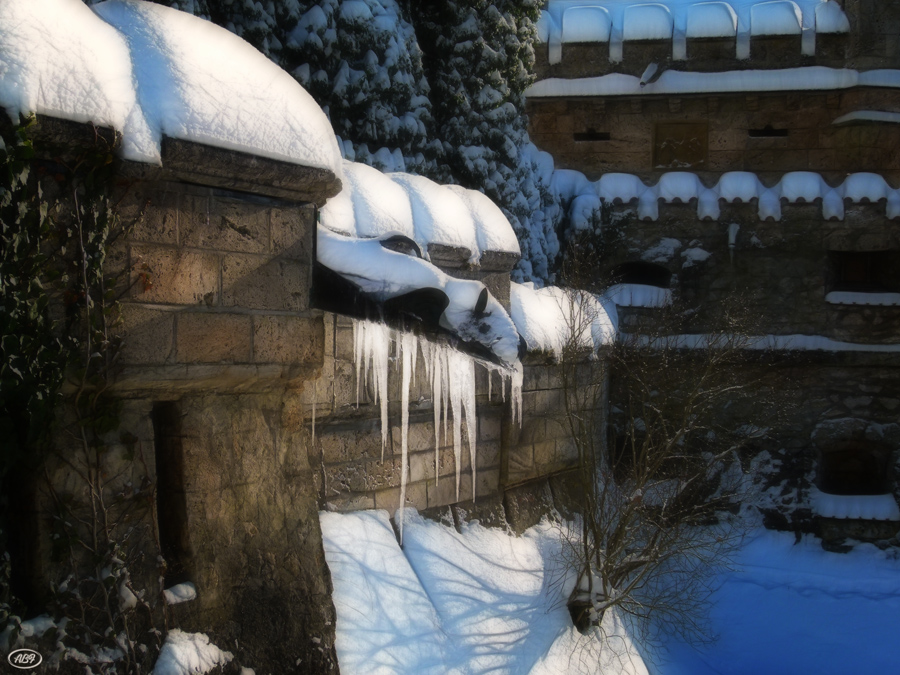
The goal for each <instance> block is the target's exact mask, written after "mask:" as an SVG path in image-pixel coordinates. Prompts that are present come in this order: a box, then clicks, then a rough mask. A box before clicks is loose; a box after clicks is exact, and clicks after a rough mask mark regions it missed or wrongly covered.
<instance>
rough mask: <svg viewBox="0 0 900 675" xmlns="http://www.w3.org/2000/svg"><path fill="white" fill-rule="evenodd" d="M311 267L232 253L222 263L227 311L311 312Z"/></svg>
mask: <svg viewBox="0 0 900 675" xmlns="http://www.w3.org/2000/svg"><path fill="white" fill-rule="evenodd" d="M311 270H312V268H311V266H310V265H307V264H305V263H300V262H297V261H295V260H289V259H286V258H270V257H267V256H257V255H243V254H239V253H228V254H225V255H224V256H223V259H222V302H223V304H224V305H225V306H226V307H245V308H249V309H272V310H280V311H287V312H302V311H305V310H307V309H309V289H310V283H311Z"/></svg>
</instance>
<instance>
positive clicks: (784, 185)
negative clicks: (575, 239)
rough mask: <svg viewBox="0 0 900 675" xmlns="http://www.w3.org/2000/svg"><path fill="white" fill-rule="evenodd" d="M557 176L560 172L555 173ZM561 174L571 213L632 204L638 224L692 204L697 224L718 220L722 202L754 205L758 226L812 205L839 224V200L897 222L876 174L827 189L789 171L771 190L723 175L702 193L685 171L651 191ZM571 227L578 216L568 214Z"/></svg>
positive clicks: (631, 181)
mask: <svg viewBox="0 0 900 675" xmlns="http://www.w3.org/2000/svg"><path fill="white" fill-rule="evenodd" d="M557 173H562V172H557ZM576 173H577V172H573V171H566V172H565V173H564V174H563V178H565V180H559V181H557V182H556V183H554V185H555V188H556V190H557V192H558V194H559V195H560V197H561V198H562V199H563V200H565V201H570V202H571V204H572V206H571V207H570V209H572V210H576V209H577V208H578V201H577V200H578V199H579V198H581V199H588V198H590V199H598V198H599V199H600V200H603V201H605V202H609V203H616V202H619V203H623V204H628V203H636V204H637V212H638V217H639V218H640V219H641V220H656V219H657V218H659V203H660V202H663V203H666V204H672V203H683V204H687V203H689V202H690V201H691V200H693V199H696V200H697V218H699V219H700V220H718V218H719V216H720V209H719V200H720V199H721V200H724V201H726V202H749V201H751V200H756V202H757V213H758V215H759V219H760V220H769V219H771V220H775V221H779V220H781V206H782V202H787V203H804V202H805V203H812V202H815V201H816V200H821V205H822V217H823V218H825V219H826V220H843V219H844V200H845V199H846V200H849V201H850V202H853V203H865V202H870V203H876V202H880V201H884V202H885V216H886V217H887V218H889V219H893V218H898V217H900V190H898V189H896V188H893V187H891V186H890V185H889V184H888V183H887V181H885V179H884V178H883V177H882V176H880V175H878V174H875V173H852V174H849V175H848V176H847V177H846V178H845V179H844V181H843V183H841V184H840V185H837V186H835V187H831V186H830V185H829V184H828V183H827V182H825V179H824V178H822V176H821V175H819V174H818V173H814V172H812V171H791V172H788V173H786V174H784V176H782V177H781V180H780V181H778V182H777V183H776V184H775V185H773V186H772V187H766V186H765V184H763V182H762V181H761V180H760V179H759V177H758V176H757V175H756V174H754V173H750V172H748V171H729V172H726V173H723V174H722V175H721V176H720V177H719V180H718V182H717V183H716V184H715V185H713V186H711V187H706V186H705V185H704V184H703V182H702V181H701V180H700V178H699V177H698V176H697V175H696V174H693V173H689V172H685V171H671V172H667V173H664V174H662V175H661V176H660V178H659V181H658V182H657V183H656V184H655V185H646V184H645V183H644V182H643V181H642V180H641V179H640V178H638V177H637V176H634V175H631V174H623V173H608V174H604V175H603V176H601V177H600V179H599V180H597V181H594V182H590V181H587V180H585V179H583V176H581V174H578V175H579V176H581V179H579V180H575V179H573V178H572V174H576ZM571 215H572V218H573V222H577V217H578V216H579V214H578V213H577V212H573V213H572V214H571Z"/></svg>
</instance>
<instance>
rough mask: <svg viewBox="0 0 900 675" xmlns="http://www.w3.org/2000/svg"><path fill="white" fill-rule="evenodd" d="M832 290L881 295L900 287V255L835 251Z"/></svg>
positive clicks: (899, 253)
mask: <svg viewBox="0 0 900 675" xmlns="http://www.w3.org/2000/svg"><path fill="white" fill-rule="evenodd" d="M829 258H830V261H831V290H838V291H857V292H862V293H881V292H885V291H893V290H896V289H897V288H898V287H900V284H898V281H900V271H898V270H897V265H898V264H900V252H896V251H832V252H831V253H830V254H829Z"/></svg>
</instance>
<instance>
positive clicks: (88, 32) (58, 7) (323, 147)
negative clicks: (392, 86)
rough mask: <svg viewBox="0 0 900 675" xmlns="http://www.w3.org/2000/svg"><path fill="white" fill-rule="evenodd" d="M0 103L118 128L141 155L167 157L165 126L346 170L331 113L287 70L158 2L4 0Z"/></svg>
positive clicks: (179, 133)
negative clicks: (163, 147) (90, 4)
mask: <svg viewBox="0 0 900 675" xmlns="http://www.w3.org/2000/svg"><path fill="white" fill-rule="evenodd" d="M92 10H93V11H92ZM0 105H3V107H4V108H6V110H7V113H8V114H9V115H10V116H11V117H12V118H13V119H14V120H15V119H16V117H17V115H18V114H20V113H29V112H35V113H39V114H45V115H52V116H55V117H60V118H63V119H70V120H74V121H77V122H93V123H94V124H98V125H101V126H111V127H114V128H115V129H117V130H118V131H120V132H121V133H122V135H123V149H122V154H123V156H124V157H125V158H126V159H130V160H134V161H140V162H149V163H159V161H160V142H161V139H162V136H163V135H166V136H170V137H173V138H178V139H182V140H188V141H194V142H197V143H202V144H206V145H212V146H215V147H220V148H226V149H230V150H238V151H242V152H247V153H250V154H254V155H258V156H261V157H267V158H271V159H277V160H282V161H286V162H291V163H294V164H301V165H304V166H309V167H314V168H319V169H326V170H330V171H332V172H333V173H334V174H335V175H338V176H339V175H340V171H341V166H340V151H339V149H338V145H337V140H336V139H335V137H334V133H333V132H332V130H331V125H330V124H329V123H328V119H327V118H326V117H325V114H324V113H323V112H322V110H321V108H319V106H318V105H317V104H316V103H315V101H313V99H312V97H311V96H309V94H307V93H306V91H305V90H304V89H303V88H302V87H301V86H300V85H298V84H297V83H296V82H295V81H294V79H293V78H292V77H291V76H290V75H288V74H287V73H285V72H284V71H282V70H281V69H280V68H278V67H277V66H276V65H274V64H273V63H271V62H270V61H269V60H268V59H267V58H266V57H265V56H263V55H262V54H260V53H259V52H258V51H256V49H254V48H253V47H251V46H250V45H249V44H248V43H246V42H244V41H243V40H242V39H240V38H239V37H237V36H235V35H233V34H232V33H230V32H229V31H227V30H225V29H223V28H219V27H217V26H215V25H214V24H211V23H210V22H208V21H203V20H201V19H198V18H196V17H194V16H191V15H190V14H186V13H184V12H179V11H177V10H174V9H171V8H168V7H163V6H161V5H157V4H154V3H151V2H135V1H134V0H109V1H108V2H103V3H100V4H97V5H94V6H93V7H92V8H88V7H87V6H85V5H84V3H82V2H79V1H78V0H4V2H3V3H2V5H0Z"/></svg>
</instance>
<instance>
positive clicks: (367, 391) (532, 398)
mask: <svg viewBox="0 0 900 675" xmlns="http://www.w3.org/2000/svg"><path fill="white" fill-rule="evenodd" d="M325 325H326V331H325V335H326V337H325V365H324V367H323V370H322V374H321V376H320V377H319V379H318V380H316V383H315V385H314V387H313V386H307V387H306V389H305V390H304V397H305V398H304V400H305V401H306V405H307V407H306V415H307V416H308V417H309V418H310V419H311V418H312V416H313V414H314V415H315V418H316V423H315V429H316V430H315V444H314V445H313V446H312V447H311V450H310V452H311V454H310V463H311V464H312V465H314V466H320V467H321V471H320V472H318V473H317V475H316V488H317V490H318V492H319V494H320V495H321V499H322V501H323V503H324V504H326V505H327V507H328V508H330V509H335V510H339V511H345V510H347V511H352V510H357V509H366V508H379V509H386V510H387V511H388V512H390V513H391V514H392V515H393V514H394V512H395V511H396V509H397V508H398V507H399V505H400V484H401V438H400V435H401V409H400V400H401V392H400V373H399V366H398V364H397V363H396V361H397V359H393V360H392V363H391V365H390V368H389V376H388V384H389V400H390V404H389V426H390V429H389V431H388V439H387V444H386V447H385V448H384V458H383V459H382V443H381V421H380V407H379V406H378V405H376V404H374V402H373V401H374V392H373V391H372V389H371V385H369V387H366V386H365V385H362V386H359V388H358V390H357V378H356V364H355V359H354V349H353V322H352V320H350V319H347V318H344V317H340V316H336V315H332V314H326V315H325ZM535 358H536V359H537V361H536V362H535V363H533V364H527V365H526V366H525V376H524V386H523V413H524V418H525V419H524V421H523V423H522V424H521V425H519V424H518V423H517V422H516V423H514V422H513V419H512V408H511V404H510V400H509V384H508V383H507V384H506V385H505V396H504V393H503V389H502V387H503V386H504V385H503V384H502V383H501V377H500V375H499V374H498V373H497V372H492V373H489V371H488V369H486V368H484V367H482V366H480V365H477V364H476V366H475V368H476V404H477V409H478V415H477V421H476V424H477V428H476V439H477V441H476V448H477V452H476V457H475V475H476V481H475V495H474V496H475V500H474V503H472V497H473V494H472V463H471V459H470V457H469V448H468V445H467V441H466V439H467V427H466V425H467V424H468V423H469V422H468V420H463V422H462V438H463V444H462V449H461V463H460V485H459V496H457V494H456V462H455V459H454V453H453V440H452V426H451V427H450V433H447V434H445V433H443V431H442V433H441V435H440V436H441V437H440V444H439V447H438V453H437V467H438V471H437V473H438V479H437V481H435V433H434V405H433V402H432V400H431V396H432V390H431V385H430V382H429V381H428V380H427V379H426V374H425V367H424V364H423V363H422V361H421V360H420V361H419V363H418V367H417V369H416V379H415V380H414V382H413V383H412V386H411V389H410V395H409V396H410V401H411V405H410V415H409V478H408V483H407V492H406V500H407V501H406V505H407V506H412V507H415V508H417V509H419V510H422V511H425V510H435V509H440V508H441V507H445V506H448V505H451V504H457V503H464V504H465V505H464V506H463V507H462V508H465V509H468V510H469V511H473V509H480V508H481V507H482V505H484V506H485V508H487V509H488V510H489V511H490V510H491V509H493V510H494V512H495V515H496V512H497V509H498V508H499V509H501V510H502V505H503V502H504V498H505V495H506V491H507V488H508V487H510V486H512V485H518V484H522V483H525V482H528V481H529V480H535V479H540V478H545V477H546V476H548V475H550V474H554V473H558V472H564V471H566V470H569V469H572V468H573V467H575V466H577V455H575V454H574V453H573V451H572V448H571V446H570V444H568V443H567V442H566V441H565V437H566V434H565V430H564V428H563V427H562V426H561V424H560V421H561V416H562V407H561V390H560V386H561V384H560V382H559V379H558V377H556V378H555V379H554V376H553V370H554V366H552V365H550V364H547V363H544V362H543V361H542V360H541V359H538V358H537V357H535ZM489 378H490V384H489V382H488V380H489ZM313 395H315V410H313V405H312V401H313ZM357 395H358V396H359V399H358V405H357ZM504 398H505V400H504ZM451 425H452V422H451Z"/></svg>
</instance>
